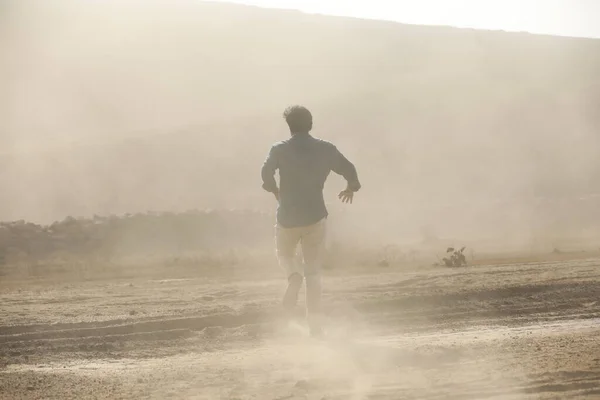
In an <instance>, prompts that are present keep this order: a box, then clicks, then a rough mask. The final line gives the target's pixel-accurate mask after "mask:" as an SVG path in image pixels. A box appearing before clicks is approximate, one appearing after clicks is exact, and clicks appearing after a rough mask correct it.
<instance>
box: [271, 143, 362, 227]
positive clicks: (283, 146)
mask: <svg viewBox="0 0 600 400" xmlns="http://www.w3.org/2000/svg"><path fill="white" fill-rule="evenodd" d="M276 170H279V185H280V187H279V189H278V188H277V183H276V182H275V171H276ZM331 171H333V172H335V173H337V174H339V175H342V176H343V177H344V178H345V179H346V181H347V182H348V189H350V190H352V191H358V190H359V189H360V183H359V181H358V176H357V173H356V168H355V167H354V165H353V164H352V163H351V162H350V161H348V160H347V159H346V157H344V155H343V154H342V153H340V151H339V150H338V149H337V148H336V147H335V146H334V145H333V144H331V143H329V142H326V141H324V140H320V139H316V138H314V137H313V136H311V135H309V134H302V133H300V134H295V135H293V136H292V137H291V138H290V139H287V140H284V141H282V142H278V143H275V144H274V145H273V146H272V147H271V150H270V151H269V155H268V156H267V159H266V160H265V162H264V164H263V167H262V180H263V188H264V189H265V190H266V191H268V192H272V193H275V192H277V190H279V206H278V208H277V223H278V224H279V225H281V226H282V227H285V228H293V227H299V226H308V225H312V224H315V223H317V222H319V221H320V220H322V219H323V218H325V217H327V215H328V213H327V208H326V207H325V200H324V199H323V187H324V186H325V181H326V180H327V176H329V173H330V172H331Z"/></svg>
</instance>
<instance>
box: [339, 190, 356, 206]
mask: <svg viewBox="0 0 600 400" xmlns="http://www.w3.org/2000/svg"><path fill="white" fill-rule="evenodd" d="M338 198H339V199H340V200H342V203H350V204H352V200H353V199H354V192H353V191H352V190H350V189H346V190H342V191H341V192H340V194H339V195H338Z"/></svg>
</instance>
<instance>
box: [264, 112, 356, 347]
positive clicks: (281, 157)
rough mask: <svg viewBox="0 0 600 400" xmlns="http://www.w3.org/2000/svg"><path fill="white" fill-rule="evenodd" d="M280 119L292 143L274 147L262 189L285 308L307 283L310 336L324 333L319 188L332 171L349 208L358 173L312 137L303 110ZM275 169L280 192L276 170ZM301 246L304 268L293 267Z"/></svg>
mask: <svg viewBox="0 0 600 400" xmlns="http://www.w3.org/2000/svg"><path fill="white" fill-rule="evenodd" d="M283 116H284V118H285V120H286V122H287V124H288V126H289V128H290V133H291V138H289V139H287V140H284V141H281V142H278V143H275V144H274V145H273V146H272V147H271V150H270V151H269V155H268V156H267V159H266V160H265V162H264V164H263V167H262V180H263V188H264V189H265V190H266V191H268V192H270V193H273V194H274V195H275V198H276V199H277V201H278V203H279V204H278V207H277V224H276V247H277V258H278V260H279V265H280V266H281V267H282V268H283V269H284V271H285V272H286V274H287V279H288V287H287V290H286V293H285V295H284V298H283V307H284V309H285V310H286V311H287V312H291V311H292V310H293V309H294V308H295V306H296V302H297V300H298V292H299V291H300V288H301V287H302V282H303V280H304V279H306V311H307V319H308V324H309V329H310V333H311V335H314V336H319V335H320V334H321V333H322V325H321V315H320V314H321V307H320V303H321V276H320V272H321V263H322V259H323V255H324V250H325V231H326V229H325V228H326V226H325V225H326V220H327V216H328V212H327V208H326V207H325V200H324V198H323V187H324V185H325V181H326V179H327V176H328V175H329V173H330V172H331V171H333V172H335V173H337V174H339V175H341V176H343V177H344V178H345V179H346V181H347V183H348V185H347V187H346V189H345V190H342V191H341V192H340V194H339V196H338V197H339V199H340V200H341V201H342V202H343V203H352V200H353V198H354V193H355V192H357V191H358V190H359V189H360V187H361V185H360V183H359V181H358V176H357V173H356V168H355V167H354V165H353V164H352V163H351V162H350V161H348V160H347V159H346V157H344V155H343V154H342V153H340V151H339V150H338V149H337V148H336V147H335V146H334V145H333V144H331V143H329V142H326V141H324V140H320V139H317V138H315V137H313V136H312V135H310V131H311V130H312V126H313V121H312V115H311V113H310V111H309V110H308V109H306V108H305V107H302V106H299V105H295V106H291V107H288V108H287V109H286V110H285V112H284V113H283ZM276 170H279V187H278V186H277V182H276V181H275V171H276ZM298 244H300V245H301V246H302V255H303V261H304V262H303V265H298V263H297V262H296V248H297V246H298Z"/></svg>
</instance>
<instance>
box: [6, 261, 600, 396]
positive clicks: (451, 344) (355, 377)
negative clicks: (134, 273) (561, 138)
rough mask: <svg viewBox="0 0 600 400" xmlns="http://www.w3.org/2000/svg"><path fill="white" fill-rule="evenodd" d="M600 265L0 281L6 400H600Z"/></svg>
mask: <svg viewBox="0 0 600 400" xmlns="http://www.w3.org/2000/svg"><path fill="white" fill-rule="evenodd" d="M599 278H600V260H599V259H594V258H592V259H579V260H571V261H559V262H546V263H543V262H538V263H522V264H507V265H494V266H485V265H478V266H472V267H468V268H462V269H448V268H443V267H426V268H413V269H410V268H402V269H399V268H387V269H384V268H375V267H374V268H373V269H371V270H363V271H353V272H352V273H351V274H348V275H344V274H341V273H339V272H338V273H335V274H329V276H326V277H325V279H324V287H325V291H326V293H325V304H326V308H327V315H328V331H327V337H326V338H324V339H320V340H318V339H312V338H310V337H308V335H307V334H306V327H305V324H304V323H303V321H302V320H301V319H300V320H298V321H295V322H294V321H293V322H290V321H285V320H284V319H282V318H281V317H280V316H278V300H279V297H280V296H281V294H282V293H283V290H284V282H282V280H279V279H272V280H258V279H255V280H248V279H245V280H244V279H235V280H232V279H231V278H225V277H223V278H219V277H211V278H210V279H209V278H202V277H195V276H194V275H193V274H189V276H188V277H186V278H181V279H154V278H138V279H123V278H119V279H102V280H91V281H89V280H88V281H76V280H69V281H63V282H61V281H54V282H51V281H41V280H36V281H33V280H31V281H9V280H6V279H4V280H3V281H2V282H1V283H0V290H1V291H0V325H1V326H0V398H1V399H87V398H90V399H92V398H96V399H229V400H234V399H238V400H241V399H265V400H276V399H277V400H283V399H311V400H312V399H315V400H324V399H327V400H333V399H351V400H359V399H519V400H520V399H576V398H586V399H596V398H597V399H600V279H599Z"/></svg>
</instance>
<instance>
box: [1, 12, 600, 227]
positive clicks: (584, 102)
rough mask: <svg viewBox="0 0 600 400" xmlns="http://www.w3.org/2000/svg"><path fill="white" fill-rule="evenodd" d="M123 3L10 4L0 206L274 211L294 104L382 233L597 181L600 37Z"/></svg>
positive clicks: (513, 206) (46, 215) (52, 211)
mask: <svg viewBox="0 0 600 400" xmlns="http://www.w3.org/2000/svg"><path fill="white" fill-rule="evenodd" d="M123 3H124V2H117V1H108V2H79V1H56V0H55V1H46V2H43V3H41V2H38V3H35V6H33V5H32V4H33V3H29V5H26V4H25V2H16V1H15V2H12V3H7V4H11V5H3V7H5V8H4V12H3V13H2V17H0V18H2V20H1V21H0V22H1V23H0V25H2V26H3V28H1V29H2V30H1V31H0V44H1V45H3V47H4V48H5V49H7V50H8V51H7V53H6V54H10V55H11V57H8V58H7V62H6V63H4V64H3V67H2V68H3V69H2V70H1V72H2V74H1V75H0V87H3V88H6V91H5V93H8V96H6V97H3V98H0V106H2V108H3V109H4V111H5V112H6V115H5V117H4V118H2V119H1V120H0V140H1V141H2V143H3V144H2V146H1V147H2V149H3V155H2V158H1V159H0V184H1V185H2V192H1V193H0V196H1V197H0V204H1V207H0V219H2V220H6V219H19V218H25V219H31V220H43V221H48V220H51V219H55V218H62V217H63V216H65V215H68V214H73V215H82V214H83V215H91V214H94V213H96V214H108V213H113V212H116V213H122V212H136V211H145V210H149V209H152V210H173V211H180V210H183V209H189V208H221V207H227V208H252V209H262V210H269V209H272V208H273V207H274V204H273V202H272V201H271V200H272V199H271V198H270V197H269V196H268V195H266V194H264V193H262V192H261V190H260V182H259V174H258V172H259V168H260V165H261V163H262V161H263V158H264V156H265V155H266V153H267V151H268V147H269V146H270V144H271V143H272V142H273V141H275V140H278V139H280V138H284V137H286V135H287V131H286V126H285V124H284V122H283V120H282V119H281V112H282V111H283V109H284V108H285V106H287V105H289V104H291V103H303V104H305V105H307V106H308V107H310V108H311V109H312V110H313V113H314V116H315V131H314V134H315V135H317V136H321V137H323V138H325V139H329V140H332V141H334V142H336V144H338V147H340V149H341V150H342V151H344V152H345V153H346V154H347V155H348V157H349V158H351V159H352V160H354V161H355V163H356V165H357V167H358V168H359V173H360V176H361V179H362V181H363V185H364V191H363V192H362V193H361V194H360V197H359V198H358V199H357V200H358V201H357V204H355V205H354V206H353V207H354V209H353V210H352V211H349V210H348V211H349V213H348V218H349V219H346V220H345V222H344V223H345V224H346V225H344V226H346V227H352V228H357V227H360V229H361V230H362V231H363V232H369V235H371V237H373V235H372V233H377V232H378V233H380V234H381V235H382V236H385V235H402V234H409V235H410V234H412V233H415V234H417V235H418V232H419V230H420V229H421V227H423V226H426V225H429V226H433V227H435V229H438V230H441V231H442V232H454V231H456V230H458V231H460V232H464V233H465V234H475V233H482V234H483V233H487V234H491V233H497V232H499V231H502V232H505V233H504V234H508V233H506V232H513V231H523V230H525V231H527V228H531V225H532V224H535V223H537V222H535V223H534V222H532V218H533V217H532V215H537V214H535V212H534V211H533V210H534V205H533V203H532V200H531V199H532V197H533V196H536V195H541V196H553V197H556V196H569V197H571V196H575V197H576V196H579V195H582V194H584V193H593V192H600V161H598V160H600V113H598V110H600V41H599V40H590V39H571V38H558V37H550V36H536V35H531V34H524V33H523V34H515V33H505V32H491V31H476V30H465V29H454V28H444V27H419V26H408V25H402V24H394V23H389V22H377V21H364V20H357V19H349V18H338V17H326V16H315V15H304V14H301V13H298V12H288V11H274V10H262V9H258V8H252V7H244V6H236V5H218V4H211V3H202V2H197V1H191V0H189V1H184V0H181V1H171V2H162V3H161V2H146V3H144V5H143V6H142V5H140V4H141V3H140V4H138V5H135V4H134V3H130V2H128V4H127V5H125V4H123ZM341 186H342V182H341V181H340V180H339V179H333V180H332V183H331V184H330V186H329V189H328V193H329V196H328V200H330V201H332V202H333V201H335V197H334V196H333V195H332V194H333V192H335V191H336V190H338V189H339V188H340V187H341ZM344 209H345V208H342V207H338V206H337V205H336V206H332V211H333V213H334V215H339V213H341V212H345V211H343V210H344ZM457 210H459V212H460V214H459V215H456V216H453V213H455V212H456V211H457ZM590 212H591V213H592V214H593V215H590V218H592V217H596V218H597V217H600V209H599V208H598V207H596V208H594V207H592V208H591V211H590ZM557 213H558V214H559V215H558V216H559V217H564V219H566V220H568V219H569V218H570V217H569V213H570V211H569V207H562V208H560V209H558V211H556V212H554V213H553V216H554V217H556V216H557ZM458 220H463V221H462V222H460V225H458V226H457V225H456V221H458Z"/></svg>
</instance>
